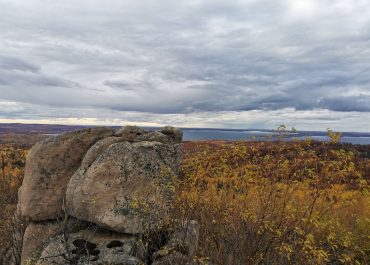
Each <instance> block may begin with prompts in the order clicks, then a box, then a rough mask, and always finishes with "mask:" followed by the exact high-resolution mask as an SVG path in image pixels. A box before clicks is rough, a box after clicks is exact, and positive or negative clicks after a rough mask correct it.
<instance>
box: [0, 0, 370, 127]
mask: <svg viewBox="0 0 370 265" xmlns="http://www.w3.org/2000/svg"><path fill="white" fill-rule="evenodd" d="M0 18H1V19H0V92H1V94H0V99H1V100H3V101H4V102H19V104H31V105H32V106H42V108H47V107H48V106H49V108H73V109H89V110H96V113H98V112H99V111H100V110H110V111H116V112H117V113H122V112H138V113H140V112H142V113H153V115H156V114H179V115H180V114H181V115H185V116H188V115H189V114H191V113H202V112H203V113H208V114H207V115H206V116H205V117H204V119H207V117H210V116H209V113H214V114H215V115H216V113H220V112H230V113H233V112H237V113H243V112H248V111H253V110H258V111H265V112H266V113H268V112H271V111H279V110H283V109H287V108H288V109H295V110H296V112H297V113H298V112H299V111H312V112H315V111H317V110H329V111H334V112H344V113H347V112H354V113H360V112H362V113H364V115H365V116H366V114H369V112H370V74H369V73H370V48H369V47H370V3H369V2H368V1H366V0H358V1H354V0H338V1H330V0H301V1H295V0H280V1H272V0H244V1H243V0H237V1H229V0H202V1H195V0H189V1H166V0H162V1H154V0H143V1H118V0H106V1H93V0H82V1H72V0H71V1H69V0H68V1H66V0H65V1H61V0H59V1H58V0H55V1H48V2H47V3H45V1H41V0H23V1H21V0H0ZM27 111H28V113H29V114H30V115H31V116H32V108H31V109H29V108H27ZM14 115H15V114H14ZM71 115H72V116H73V114H71ZM297 115H299V114H297ZM353 115H357V114H353ZM7 116H11V114H9V113H8V114H7ZM72 116H71V117H72ZM362 116H363V115H361V117H362ZM368 116H370V115H368ZM297 117H298V116H297ZM220 122H221V123H222V121H220ZM223 124H227V123H225V122H224V123H223Z"/></svg>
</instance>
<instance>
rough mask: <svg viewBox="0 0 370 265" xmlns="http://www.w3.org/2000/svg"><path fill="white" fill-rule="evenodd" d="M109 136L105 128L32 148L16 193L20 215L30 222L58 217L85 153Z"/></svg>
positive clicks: (87, 130) (72, 133)
mask: <svg viewBox="0 0 370 265" xmlns="http://www.w3.org/2000/svg"><path fill="white" fill-rule="evenodd" d="M112 134H113V131H112V130H111V129H108V128H93V129H85V130H80V131H75V132H70V133H65V134H63V135H59V136H57V137H52V138H49V139H47V140H44V141H42V142H40V143H38V144H36V145H35V146H34V147H33V148H32V149H31V150H30V152H29V154H28V157H27V162H26V168H25V177H24V180H23V184H22V188H21V192H20V193H21V194H20V195H21V196H20V199H21V200H20V209H21V213H22V215H23V216H25V217H30V218H31V219H32V220H33V221H42V220H49V219H56V218H59V217H61V216H62V215H63V209H62V208H63V199H64V197H65V191H66V188H67V184H68V182H69V179H70V178H71V177H72V175H73V174H74V173H75V171H76V169H77V168H78V167H79V166H80V164H81V161H82V159H83V157H84V156H85V153H86V152H87V150H88V149H89V148H90V147H91V146H92V145H93V144H94V143H95V142H96V141H98V140H101V139H103V138H106V137H108V136H111V135H112Z"/></svg>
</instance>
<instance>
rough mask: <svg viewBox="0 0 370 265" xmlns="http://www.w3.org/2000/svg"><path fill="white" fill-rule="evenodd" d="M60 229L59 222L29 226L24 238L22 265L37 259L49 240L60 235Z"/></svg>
mask: <svg viewBox="0 0 370 265" xmlns="http://www.w3.org/2000/svg"><path fill="white" fill-rule="evenodd" d="M60 228H61V224H60V223H59V222H45V223H31V224H29V225H28V226H27V229H26V231H25V233H24V236H23V247H22V257H21V264H22V265H25V264H28V263H29V262H31V261H34V260H35V259H37V258H38V257H39V255H40V253H41V251H42V249H43V248H44V247H45V245H47V243H48V242H49V239H50V238H51V237H54V236H56V235H57V234H59V232H60Z"/></svg>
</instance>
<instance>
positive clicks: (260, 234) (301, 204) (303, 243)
mask: <svg viewBox="0 0 370 265" xmlns="http://www.w3.org/2000/svg"><path fill="white" fill-rule="evenodd" d="M27 149H28V147H27V146H15V145H1V157H0V164H1V165H3V163H2V157H4V166H3V167H1V172H0V173H1V174H0V177H1V182H0V184H1V186H0V249H1V250H2V251H4V250H7V249H9V248H10V247H11V244H12V240H11V239H12V232H13V230H14V225H15V224H14V222H13V212H14V210H15V208H16V202H17V190H18V187H19V185H20V184H21V181H22V176H23V168H24V163H25V157H26V154H27ZM182 150H183V160H182V170H181V176H180V177H181V178H180V183H179V187H180V188H179V190H178V194H177V199H176V204H175V207H174V209H173V218H175V219H184V220H193V219H195V220H198V222H199V224H200V229H201V234H200V236H201V238H200V246H199V250H198V253H197V258H196V259H197V261H198V262H200V263H204V264H206V263H207V262H208V261H211V262H212V263H214V264H299V263H301V264H370V234H369V231H370V208H369V205H370V194H369V183H370V155H369V154H370V152H369V151H370V146H354V145H343V144H334V143H317V142H311V141H309V140H308V141H301V142H289V143H288V142H282V141H278V142H242V141H241V142H224V141H204V142H185V143H183V144H182Z"/></svg>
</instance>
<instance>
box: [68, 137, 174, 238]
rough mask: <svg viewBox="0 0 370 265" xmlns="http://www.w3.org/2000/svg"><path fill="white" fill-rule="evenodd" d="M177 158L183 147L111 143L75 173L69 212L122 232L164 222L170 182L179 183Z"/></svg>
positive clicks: (154, 143) (142, 230)
mask: <svg viewBox="0 0 370 265" xmlns="http://www.w3.org/2000/svg"><path fill="white" fill-rule="evenodd" d="M98 144H100V143H98ZM93 148H94V147H93ZM178 163H179V151H178V148H176V147H175V146H173V145H166V144H162V143H159V142H147V141H145V142H136V143H129V142H120V143H115V144H112V145H110V146H109V147H108V148H107V149H106V150H105V151H104V152H103V153H102V154H101V155H100V156H99V158H98V159H96V160H95V161H94V162H93V163H92V164H91V166H90V167H89V168H87V169H84V168H81V169H79V170H78V171H77V172H76V174H75V175H74V176H73V177H72V179H71V181H70V182H69V184H68V188H67V196H66V202H67V212H68V213H69V214H70V215H72V216H74V217H76V218H79V219H81V220H84V221H89V222H92V223H95V224H98V225H99V226H101V227H104V228H107V229H111V230H114V231H118V232H122V233H130V234H137V233H143V232H144V230H145V227H146V226H151V227H155V226H159V225H160V223H161V222H162V221H163V220H165V219H166V216H167V215H168V210H169V207H170V200H171V194H170V193H171V192H170V191H171V190H170V189H169V186H170V185H172V186H174V185H175V180H176V176H177V173H178V172H177V170H178V166H177V165H178ZM83 164H84V162H83ZM163 187H165V188H163Z"/></svg>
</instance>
